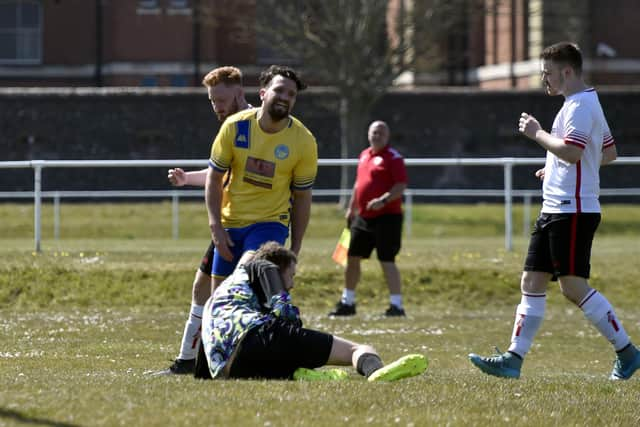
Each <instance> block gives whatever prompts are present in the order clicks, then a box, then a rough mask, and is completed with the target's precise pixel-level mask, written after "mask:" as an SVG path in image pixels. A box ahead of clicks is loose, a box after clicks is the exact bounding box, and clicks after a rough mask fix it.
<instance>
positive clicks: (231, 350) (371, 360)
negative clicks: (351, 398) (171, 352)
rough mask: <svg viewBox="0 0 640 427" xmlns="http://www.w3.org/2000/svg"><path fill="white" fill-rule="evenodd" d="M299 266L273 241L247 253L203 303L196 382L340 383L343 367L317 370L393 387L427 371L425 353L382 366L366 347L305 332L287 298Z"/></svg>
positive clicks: (291, 255) (283, 248) (294, 256)
mask: <svg viewBox="0 0 640 427" xmlns="http://www.w3.org/2000/svg"><path fill="white" fill-rule="evenodd" d="M296 263H297V258H296V255H295V254H294V253H293V252H292V251H290V250H288V249H286V248H285V247H283V246H281V245H280V244H278V243H276V242H267V243H265V244H263V245H262V246H261V247H260V248H259V249H258V250H257V251H256V252H247V253H245V255H244V256H243V257H242V259H241V260H240V262H239V263H238V267H237V268H236V269H235V271H234V272H233V273H232V274H231V276H229V277H228V278H227V279H226V280H225V281H224V282H223V283H222V285H220V286H219V287H218V288H217V289H216V290H215V292H214V294H213V295H212V296H211V298H209V300H208V301H207V303H206V305H205V309H204V315H203V319H202V347H201V351H200V354H199V356H198V362H197V363H196V373H195V375H196V377H197V378H272V379H292V378H293V379H306V380H317V379H345V378H346V377H347V376H348V375H347V373H346V372H345V371H342V370H340V369H332V370H319V371H315V370H314V368H318V367H321V366H324V365H343V366H344V365H352V366H353V367H354V368H355V369H356V370H357V371H358V373H360V374H361V375H363V376H365V377H367V378H368V379H369V381H392V380H397V379H400V378H406V377H412V376H416V375H419V374H421V373H422V372H424V371H425V370H426V368H427V361H426V358H425V357H424V356H422V355H419V354H412V355H408V356H404V357H402V358H400V359H398V360H397V361H395V362H393V363H391V364H389V365H386V366H384V365H383V363H382V360H381V359H380V356H379V355H378V353H377V352H376V350H375V349H374V348H373V347H371V346H369V345H363V344H356V343H353V342H350V341H347V340H345V339H343V338H340V337H336V336H333V335H330V334H326V333H324V332H320V331H315V330H312V329H306V328H303V327H302V321H301V320H300V313H299V311H298V308H297V307H295V306H294V305H292V304H291V297H290V295H289V290H291V288H293V285H294V281H293V277H294V275H295V272H296ZM205 361H206V362H205Z"/></svg>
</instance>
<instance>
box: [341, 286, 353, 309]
mask: <svg viewBox="0 0 640 427" xmlns="http://www.w3.org/2000/svg"><path fill="white" fill-rule="evenodd" d="M340 302H341V303H343V304H347V305H353V304H355V303H356V291H354V290H352V289H347V288H344V289H343V290H342V298H341V299H340Z"/></svg>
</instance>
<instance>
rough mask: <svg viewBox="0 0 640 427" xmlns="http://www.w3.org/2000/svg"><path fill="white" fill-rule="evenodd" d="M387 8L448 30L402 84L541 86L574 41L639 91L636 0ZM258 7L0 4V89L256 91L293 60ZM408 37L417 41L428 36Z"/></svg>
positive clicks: (410, 0) (198, 2) (422, 0)
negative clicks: (557, 52)
mask: <svg viewBox="0 0 640 427" xmlns="http://www.w3.org/2000/svg"><path fill="white" fill-rule="evenodd" d="M283 1H286V0H283ZM291 1H293V0H291ZM389 4H390V8H389V10H390V11H392V10H394V9H397V8H398V7H399V5H402V6H403V7H404V8H405V9H407V10H416V11H418V12H420V11H422V12H423V13H441V15H442V21H447V22H449V24H448V25H449V26H448V27H447V28H444V29H441V33H439V34H436V35H435V37H434V39H435V44H436V46H437V50H438V52H439V55H438V59H437V60H433V58H429V59H428V60H426V59H424V58H421V57H419V56H418V57H415V58H414V59H415V61H414V67H413V70H412V71H411V72H409V73H407V74H406V75H405V76H403V79H401V80H399V84H408V85H414V86H424V85H454V86H460V85H461V86H479V87H481V88H488V89H501V88H505V89H506V88H532V87H538V86H539V78H538V74H539V70H538V68H539V65H538V61H537V57H538V54H539V52H540V50H541V49H542V48H543V47H544V46H546V45H548V44H551V43H553V42H556V41H559V40H572V41H576V42H578V43H579V44H580V46H581V47H582V49H583V52H584V54H585V58H586V61H585V72H586V74H587V75H586V78H587V81H589V82H590V83H592V84H594V85H599V86H602V85H623V84H627V85H628V84H639V83H640V77H639V76H640V73H639V72H640V45H638V44H637V43H635V42H634V40H636V39H637V38H638V37H640V26H638V25H636V23H635V20H634V19H631V17H638V16H640V2H638V1H637V0H615V1H610V0H592V1H583V0H562V1H559V0H451V1H448V2H445V1H442V0H389ZM261 7H265V6H264V4H263V3H261V2H260V0H0V86H191V85H199V82H200V79H201V76H202V75H203V74H204V73H206V71H208V70H209V69H211V68H213V67H215V66H219V65H226V64H234V65H238V66H241V67H242V69H243V71H244V72H245V75H246V77H247V83H248V84H249V85H254V84H255V83H256V78H257V74H258V73H259V71H260V70H261V69H262V68H264V66H265V65H268V64H271V63H278V62H285V61H287V60H289V61H291V59H290V58H289V59H287V58H282V57H278V56H277V54H275V53H274V50H272V49H270V47H269V46H268V45H266V44H265V43H264V42H262V40H263V37H260V28H264V27H265V26H268V25H269V23H268V22H259V21H260V20H261V19H264V18H262V17H263V16H264V15H265V14H263V13H261V11H260V9H261ZM429 8H432V9H437V10H435V11H434V10H429ZM416 19H418V20H419V19H421V18H420V14H419V13H418V14H417V18H416ZM614 28H615V31H613V29H614ZM423 31H427V32H429V31H431V32H434V31H435V30H434V29H433V28H428V27H427V28H426V29H423ZM430 36H432V37H433V34H430ZM411 37H413V39H414V40H415V42H416V43H418V42H419V40H422V39H423V38H424V37H425V33H420V31H414V32H413V33H412V35H411ZM293 63H295V61H293ZM296 65H297V66H300V67H301V68H303V69H304V64H297V63H296ZM305 71H307V72H309V71H311V73H310V74H312V70H305ZM307 74H309V73H307Z"/></svg>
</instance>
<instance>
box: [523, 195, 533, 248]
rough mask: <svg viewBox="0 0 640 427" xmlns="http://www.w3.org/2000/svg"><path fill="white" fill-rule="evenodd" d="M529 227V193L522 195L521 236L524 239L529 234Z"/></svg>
mask: <svg viewBox="0 0 640 427" xmlns="http://www.w3.org/2000/svg"><path fill="white" fill-rule="evenodd" d="M530 227H531V194H529V193H526V194H525V195H524V203H523V205H522V237H524V238H525V239H526V238H527V236H528V235H529V228H530Z"/></svg>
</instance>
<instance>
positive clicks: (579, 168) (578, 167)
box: [576, 161, 582, 213]
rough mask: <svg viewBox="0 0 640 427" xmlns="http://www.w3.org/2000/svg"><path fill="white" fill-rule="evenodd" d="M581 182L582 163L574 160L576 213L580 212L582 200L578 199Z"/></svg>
mask: <svg viewBox="0 0 640 427" xmlns="http://www.w3.org/2000/svg"><path fill="white" fill-rule="evenodd" d="M581 182H582V165H581V163H580V161H577V162H576V213H580V212H582V201H581V200H580V184H581Z"/></svg>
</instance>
